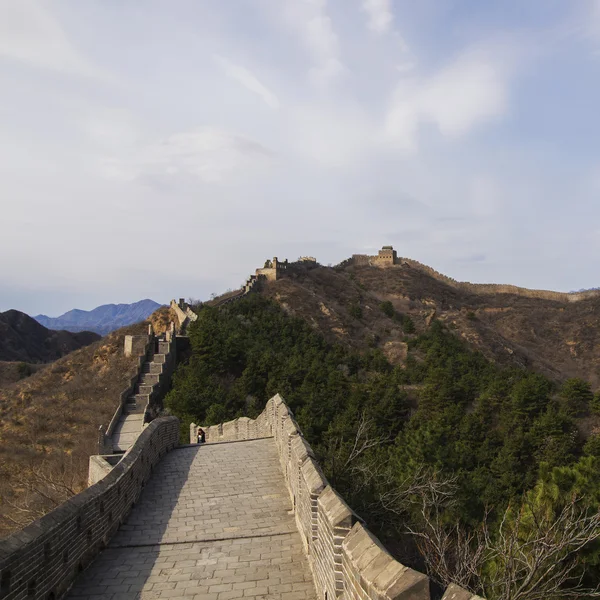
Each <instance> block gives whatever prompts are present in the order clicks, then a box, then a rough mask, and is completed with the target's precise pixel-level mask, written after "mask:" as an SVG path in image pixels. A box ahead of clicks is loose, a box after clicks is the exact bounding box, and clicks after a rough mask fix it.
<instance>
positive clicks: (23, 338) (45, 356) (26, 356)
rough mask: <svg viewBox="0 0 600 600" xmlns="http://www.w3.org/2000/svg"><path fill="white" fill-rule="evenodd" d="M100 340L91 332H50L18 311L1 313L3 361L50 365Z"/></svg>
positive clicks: (0, 345) (0, 326) (0, 343)
mask: <svg viewBox="0 0 600 600" xmlns="http://www.w3.org/2000/svg"><path fill="white" fill-rule="evenodd" d="M98 339H99V335H98V334H96V333H92V332H90V331H82V332H79V333H71V332H69V331H51V330H50V329H47V328H46V327H44V326H43V325H40V323H38V322H37V321H36V320H35V319H32V318H31V317H30V316H29V315H26V314H25V313H22V312H19V311H18V310H7V311H6V312H3V313H0V360H1V361H23V362H31V363H40V362H50V361H53V360H56V359H57V358H60V357H61V356H64V355H65V354H68V353H69V352H72V351H73V350H77V349H78V348H81V347H83V346H87V345H88V344H91V343H92V342H95V341H96V340H98Z"/></svg>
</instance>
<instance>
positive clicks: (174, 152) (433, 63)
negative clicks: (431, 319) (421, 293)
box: [0, 0, 600, 316]
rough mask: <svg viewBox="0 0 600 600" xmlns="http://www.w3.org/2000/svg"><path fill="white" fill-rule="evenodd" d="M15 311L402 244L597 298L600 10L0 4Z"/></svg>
mask: <svg viewBox="0 0 600 600" xmlns="http://www.w3.org/2000/svg"><path fill="white" fill-rule="evenodd" d="M0 89H1V90H2V94H1V95H0V131H1V132H2V135H1V136H0V202H1V203H2V212H1V214H2V219H3V223H2V225H3V227H2V235H1V236H0V252H1V256H2V259H3V260H2V261H1V263H0V310H6V309H8V308H18V309H20V310H24V311H25V312H28V313H30V314H37V313H40V312H43V313H46V314H48V315H51V316H53V315H57V314H59V313H61V312H64V311H66V310H68V309H70V308H73V307H78V308H84V309H89V308H93V307H94V306H97V305H99V304H103V303H107V302H132V301H135V300H138V299H140V298H145V297H151V298H153V299H155V300H157V301H162V302H166V301H168V300H169V299H170V298H171V297H180V296H185V297H195V298H207V297H208V296H209V295H210V294H211V293H212V292H217V293H220V292H222V291H224V290H226V289H227V288H230V287H237V286H238V285H239V284H240V283H241V282H242V281H243V280H244V279H245V278H246V276H247V275H248V274H250V273H251V272H253V270H254V269H255V268H256V267H257V266H259V265H260V264H262V263H263V262H264V259H265V258H267V257H271V256H273V255H277V256H279V257H280V258H283V257H287V258H289V259H295V258H297V257H298V256H300V255H307V254H308V255H312V256H316V257H317V258H318V259H319V261H320V262H322V263H324V264H328V263H333V264H335V263H337V262H339V261H341V260H342V259H344V258H346V257H348V256H350V255H351V254H352V253H355V252H361V253H364V252H375V251H376V250H377V248H379V247H380V246H381V245H383V244H393V245H394V247H395V248H396V249H397V251H398V253H399V255H401V256H408V257H411V258H415V259H417V260H420V261H421V262H424V263H427V264H430V265H431V266H433V267H434V268H436V269H437V270H439V271H442V272H443V273H446V274H448V275H450V276H452V277H455V278H456V279H460V280H466V281H474V282H497V283H513V284H516V285H522V286H527V287H534V288H544V289H556V290H564V291H569V290H573V289H579V288H588V287H595V286H598V285H600V282H599V281H598V276H597V273H596V269H595V262H596V256H597V255H598V253H599V251H600V220H599V218H598V217H599V215H600V203H599V202H598V200H599V198H600V119H599V118H598V108H597V107H598V106H600V1H599V0H528V1H523V0H518V1H517V0H514V1H513V0H504V1H503V2H495V3H491V2H481V1H479V0H470V1H466V0H462V1H461V0H419V2H414V1H404V0H402V1H400V0H231V1H229V2H217V1H214V0H213V1H208V0H170V1H169V2H166V1H165V0H160V1H159V0H146V1H145V2H143V3H142V2H133V1H131V0H130V1H128V2H123V1H121V0H86V2H72V1H71V0H0Z"/></svg>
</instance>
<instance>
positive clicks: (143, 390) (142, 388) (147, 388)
mask: <svg viewBox="0 0 600 600" xmlns="http://www.w3.org/2000/svg"><path fill="white" fill-rule="evenodd" d="M136 388H137V389H136V392H137V393H138V394H144V395H149V394H151V393H152V390H153V389H154V385H152V384H144V383H138V384H137V386H136Z"/></svg>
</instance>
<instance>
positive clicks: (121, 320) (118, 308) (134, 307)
mask: <svg viewBox="0 0 600 600" xmlns="http://www.w3.org/2000/svg"><path fill="white" fill-rule="evenodd" d="M160 306H161V305H160V304H158V302H154V300H149V299H146V300H140V301H139V302H134V303H133V304H104V305H102V306H98V307H97V308H94V309H93V310H89V311H88V310H79V309H77V308H75V309H73V310H70V311H68V312H66V313H65V314H64V315H61V316H60V317H47V316H46V315H37V316H36V317H34V319H35V320H36V321H38V323H41V324H42V325H43V326H44V327H47V328H48V329H64V330H66V331H73V332H76V331H94V332H96V333H99V334H100V335H106V334H107V333H110V332H111V331H114V330H115V329H119V328H120V327H125V326H127V325H133V324H134V323H139V322H140V321H144V320H145V319H147V318H148V317H149V316H150V315H151V314H152V313H153V312H154V311H155V310H157V309H158V308H160Z"/></svg>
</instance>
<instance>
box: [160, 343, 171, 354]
mask: <svg viewBox="0 0 600 600" xmlns="http://www.w3.org/2000/svg"><path fill="white" fill-rule="evenodd" d="M170 349H171V344H170V342H158V353H159V354H168V353H169V350H170Z"/></svg>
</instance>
